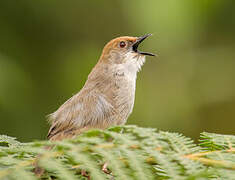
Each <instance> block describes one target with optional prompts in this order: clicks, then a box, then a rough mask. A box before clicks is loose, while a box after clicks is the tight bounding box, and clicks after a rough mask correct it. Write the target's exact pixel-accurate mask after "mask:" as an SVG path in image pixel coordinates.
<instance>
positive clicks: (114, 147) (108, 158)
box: [0, 126, 235, 180]
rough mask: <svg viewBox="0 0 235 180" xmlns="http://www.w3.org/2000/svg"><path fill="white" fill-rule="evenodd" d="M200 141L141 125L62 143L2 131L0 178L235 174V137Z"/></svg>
mask: <svg viewBox="0 0 235 180" xmlns="http://www.w3.org/2000/svg"><path fill="white" fill-rule="evenodd" d="M199 141H200V144H199V145H196V144H194V143H193V141H192V140H191V139H190V138H187V137H184V136H183V135H181V134H178V133H170V132H163V131H156V130H155V129H150V128H140V127H136V126H124V127H113V128H110V129H108V130H105V131H102V130H92V131H89V132H86V133H84V134H82V135H80V136H78V137H77V138H75V139H70V140H64V141H58V142H50V141H36V142H30V143H20V142H18V141H16V140H15V138H12V137H8V136H5V135H2V136H0V179H25V180H28V179H29V180H31V179H37V178H40V179H63V180H64V179H69V180H71V179H96V180H103V179H115V180H116V179H117V180H118V179H120V180H123V179H140V180H145V179H146V180H149V179H177V180H178V179H179V180H180V179H190V180H191V179H213V180H215V179H235V136H230V135H219V134H212V133H206V132H204V133H201V138H200V140H199ZM48 147H50V148H48ZM104 164H106V165H107V167H105V169H104V166H103V165H104ZM35 167H36V169H39V170H40V171H41V174H37V175H35V173H34V172H35ZM102 167H103V170H102ZM84 172H85V173H84Z"/></svg>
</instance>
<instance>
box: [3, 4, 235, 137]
mask: <svg viewBox="0 0 235 180" xmlns="http://www.w3.org/2000/svg"><path fill="white" fill-rule="evenodd" d="M234 7H235V1H229V0H225V1H222V0H210V1H209V0H191V1H189V0H178V1H176V0H165V1H162V0H147V1H143V0H129V1H126V0H119V1H117V0H113V1H110V0H99V1H91V0H87V1H81V0H80V1H79V0H76V1H75V0H67V1H59V0H50V1H48V0H39V1H32V0H21V1H19V0H17V1H14V0H11V1H9V0H2V1H0V134H7V135H10V136H16V137H18V139H19V140H21V141H31V140H34V139H45V137H46V134H47V131H48V128H49V126H48V124H47V122H46V118H45V116H46V115H47V114H49V113H52V112H53V111H55V110H56V109H57V108H58V107H59V106H60V105H61V104H62V103H63V102H64V101H65V100H67V99H68V98H69V97H71V96H72V95H73V94H75V93H76V92H78V91H79V89H80V88H81V87H82V86H83V84H84V82H85V80H86V78H87V75H88V74H89V72H90V70H91V69H92V67H93V66H94V65H95V64H96V62H97V60H98V58H99V56H100V54H101V51H102V49H103V47H104V45H105V43H107V42H108V41H109V40H111V39H113V38H115V37H117V36H123V35H131V36H140V35H144V34H146V33H153V34H154V36H152V37H151V38H149V39H148V40H146V41H145V42H144V43H143V44H144V45H142V47H141V49H143V50H146V51H150V52H155V53H157V54H158V57H157V58H148V57H147V62H146V64H145V65H144V67H143V69H142V71H141V72H140V73H139V74H138V79H137V90H136V101H135V107H134V111H133V113H132V115H131V116H130V117H129V119H128V124H137V125H140V126H144V127H156V128H158V129H161V130H168V131H177V132H181V133H183V134H185V135H187V136H190V137H192V138H197V137H198V136H199V133H200V132H202V131H209V132H216V133H224V134H235V83H234V81H235V11H234Z"/></svg>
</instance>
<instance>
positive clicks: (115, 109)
mask: <svg viewBox="0 0 235 180" xmlns="http://www.w3.org/2000/svg"><path fill="white" fill-rule="evenodd" d="M148 36H149V35H145V36H143V37H139V38H138V37H128V36H124V37H119V38H116V39H113V40H111V41H110V42H109V43H107V44H106V46H105V47H104V49H103V52H102V55H101V57H100V59H99V61H98V63H97V64H96V65H95V67H94V68H93V69H92V71H91V73H90V74H89V76H88V79H87V81H86V83H85V85H84V87H83V88H82V89H81V90H80V92H78V93H77V94H76V95H74V96H73V97H71V98H70V99H69V100H67V101H66V102H65V103H64V104H63V105H62V106H61V107H60V108H59V109H58V110H57V111H55V112H54V113H52V114H51V115H49V122H51V128H50V130H49V132H48V138H49V139H50V140H62V139H64V138H72V137H74V136H75V135H78V134H80V133H82V132H84V131H87V130H89V129H94V128H99V129H106V128H108V127H110V126H114V125H121V124H124V123H125V122H126V120H127V118H128V116H129V115H130V114H131V112H132V109H133V106H134V98H135V83H136V75H137V72H138V71H139V70H140V69H141V66H142V65H143V64H144V61H145V55H150V56H154V55H153V54H151V53H146V52H140V51H138V49H137V48H138V45H139V44H140V43H141V42H142V41H143V40H144V39H145V38H146V37H148Z"/></svg>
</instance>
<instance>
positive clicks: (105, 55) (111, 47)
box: [100, 34, 155, 64]
mask: <svg viewBox="0 0 235 180" xmlns="http://www.w3.org/2000/svg"><path fill="white" fill-rule="evenodd" d="M149 36H151V34H147V35H144V36H141V37H130V36H123V37H118V38H115V39H113V40H111V41H110V42H108V43H107V44H106V45H105V47H104V49H103V52H102V55H101V57H100V61H101V62H107V63H111V64H123V63H128V62H133V63H135V62H138V61H144V59H145V55H148V56H155V55H154V54H152V53H148V52H141V51H139V50H138V46H139V44H140V43H141V42H143V40H145V39H146V38H147V37H149Z"/></svg>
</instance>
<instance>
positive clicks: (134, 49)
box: [132, 34, 155, 56]
mask: <svg viewBox="0 0 235 180" xmlns="http://www.w3.org/2000/svg"><path fill="white" fill-rule="evenodd" d="M151 35H152V34H146V35H144V36H141V37H139V38H138V39H137V40H136V42H135V43H134V44H133V46H132V48H133V51H134V52H137V53H139V54H142V55H148V56H155V54H153V53H149V52H141V51H139V50H138V46H139V44H140V43H141V42H142V41H143V40H145V39H146V38H147V37H149V36H151Z"/></svg>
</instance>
